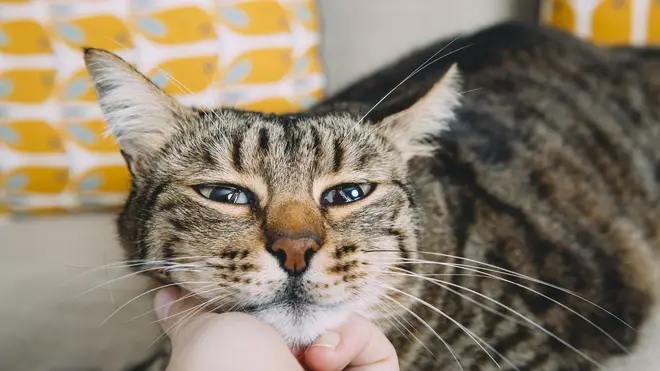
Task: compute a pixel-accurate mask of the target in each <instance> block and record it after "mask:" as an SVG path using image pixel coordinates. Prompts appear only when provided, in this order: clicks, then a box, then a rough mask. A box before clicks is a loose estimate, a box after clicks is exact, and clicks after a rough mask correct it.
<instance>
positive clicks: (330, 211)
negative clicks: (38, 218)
mask: <svg viewBox="0 0 660 371" xmlns="http://www.w3.org/2000/svg"><path fill="white" fill-rule="evenodd" d="M448 44H449V45H448ZM443 47H444V48H445V49H444V51H443V53H441V54H439V55H443V54H447V53H449V52H452V51H456V52H454V53H451V55H449V56H447V57H445V58H442V59H441V60H439V61H437V62H435V63H433V64H431V65H430V66H428V67H427V68H425V69H423V70H421V71H420V72H419V73H417V74H416V75H415V76H414V77H413V78H411V79H410V80H409V81H407V82H406V83H405V84H403V85H402V86H401V87H399V88H398V89H396V90H395V91H394V93H393V94H392V95H391V96H389V97H388V98H387V99H385V100H384V101H383V102H382V103H380V104H378V105H376V104H377V102H378V101H379V100H380V99H381V98H382V97H383V96H384V95H385V94H386V93H387V92H388V91H390V90H391V89H392V88H394V86H396V85H397V84H398V83H400V82H401V81H402V80H403V79H404V78H406V76H407V75H408V74H410V73H411V72H412V71H413V70H415V69H416V68H418V67H419V66H420V65H422V64H423V62H424V61H425V60H427V59H429V57H432V55H433V54H434V53H436V52H437V51H438V50H440V49H442V48H443ZM462 47H465V48H464V49H461V48H462ZM97 57H98V55H97ZM90 62H91V64H92V66H91V68H90V69H91V71H92V76H93V77H94V78H95V82H96V86H97V90H98V91H99V93H100V96H101V102H102V104H103V102H104V100H103V96H104V95H107V94H108V92H107V91H106V90H107V89H110V90H112V89H118V88H120V87H118V85H120V84H115V85H112V86H109V87H108V86H104V84H103V83H104V81H105V79H107V78H110V77H114V78H115V81H121V79H122V76H123V75H122V74H123V73H124V72H125V71H124V72H121V71H111V72H112V73H110V75H108V76H106V74H107V73H109V72H107V71H106V72H100V70H96V71H95V70H94V66H93V63H102V61H101V62H99V60H97V59H95V57H94V55H93V53H92V54H91V57H90V53H88V63H90ZM454 64H457V66H458V70H459V71H460V74H461V76H462V85H461V88H460V89H461V90H463V91H466V93H465V94H463V95H462V97H461V104H460V105H459V106H458V107H457V108H456V109H455V110H452V111H451V112H453V113H454V114H455V116H452V115H451V114H449V111H447V110H444V109H443V107H444V106H447V107H451V106H453V104H454V102H453V101H452V100H451V99H448V98H447V97H446V96H444V95H443V94H445V93H447V92H449V90H446V91H442V92H441V93H438V91H437V89H440V90H442V89H445V88H446V87H447V86H448V85H447V82H445V83H442V82H441V83H440V84H439V85H438V81H441V80H442V79H443V76H445V74H446V73H447V70H448V69H449V68H450V66H452V65H454ZM126 71H128V70H126ZM658 71H660V52H657V51H655V50H653V49H646V50H637V49H632V48H620V49H605V48H598V47H595V46H592V45H589V44H587V43H584V42H581V41H578V40H576V39H574V38H572V37H571V36H568V35H565V34H563V33H561V32H557V31H553V30H548V29H543V28H538V27H536V26H527V25H519V24H504V25H499V26H495V27H491V28H488V29H485V30H483V31H480V32H478V33H476V34H473V35H470V36H466V37H463V38H461V39H459V40H458V41H455V42H453V43H450V42H449V41H442V42H440V43H438V44H436V45H432V46H429V47H428V48H425V49H423V50H420V51H418V52H416V53H413V55H411V56H409V57H407V58H405V59H402V60H401V61H399V62H398V63H396V64H394V65H392V66H391V67H389V68H386V69H384V70H382V71H379V72H377V73H375V74H374V75H372V76H369V77H367V78H365V79H364V80H362V81H359V82H357V83H356V84H354V85H353V86H351V87H349V88H347V89H346V90H344V91H343V92H340V93H339V94H337V95H335V96H334V97H331V98H330V99H328V100H327V101H326V102H324V103H322V104H320V105H319V106H318V107H314V108H313V109H312V110H311V111H310V112H308V113H306V114H297V115H284V116H275V115H266V114H261V113H254V112H243V111H236V110H230V109H219V110H202V109H181V108H180V107H176V109H172V110H170V111H168V112H170V113H168V117H169V118H167V117H166V119H168V120H171V121H172V122H174V123H175V124H172V125H169V126H167V128H168V129H167V130H163V129H159V130H158V131H156V133H157V134H158V133H160V135H164V136H165V137H163V138H161V139H162V140H163V144H162V146H160V148H159V149H158V150H157V151H154V150H151V152H149V151H147V152H140V151H135V150H134V148H135V147H134V145H135V143H136V142H135V141H134V140H133V139H131V141H129V142H127V143H125V144H124V145H123V146H122V148H123V149H124V150H125V151H127V152H131V153H127V159H128V160H129V164H130V163H131V161H133V162H132V164H133V165H131V168H132V169H133V173H134V187H133V192H132V194H131V197H130V198H129V200H128V202H127V204H126V208H125V210H124V212H123V213H122V215H121V217H120V218H119V231H120V237H121V240H122V244H123V245H124V247H125V248H126V249H127V251H128V253H129V256H130V257H131V258H132V259H151V260H156V261H159V262H163V261H165V262H169V263H172V262H175V261H177V260H176V259H183V258H186V257H189V259H187V260H185V261H186V262H197V263H200V264H198V265H197V266H196V269H197V270H198V271H197V272H196V273H195V272H193V271H191V270H186V269H182V270H169V269H160V270H153V271H150V273H151V274H152V275H154V276H157V277H158V278H160V279H161V280H164V281H166V282H180V283H183V285H184V286H186V287H187V288H189V289H190V290H193V291H195V290H199V291H200V292H202V291H203V290H201V289H200V288H199V287H195V286H194V285H186V284H185V282H187V281H193V280H196V281H199V280H208V281H210V282H214V284H215V286H214V287H217V288H218V290H219V291H216V292H211V293H206V294H204V293H201V294H200V296H201V297H202V298H203V299H206V300H212V299H213V298H218V297H221V296H222V295H223V294H224V293H225V292H226V291H222V288H224V287H228V286H231V288H232V289H233V290H234V291H236V293H235V294H233V295H232V296H231V297H229V299H227V300H226V301H225V302H224V304H227V305H229V306H232V305H234V306H235V307H234V308H235V309H238V310H244V311H247V312H250V313H254V314H256V315H259V316H261V318H263V319H265V320H266V321H269V322H270V323H272V324H274V325H275V326H276V327H277V328H278V329H279V330H280V331H282V333H283V335H284V336H285V337H286V338H287V339H288V340H289V341H290V342H291V343H292V344H301V345H304V344H306V343H308V342H309V341H311V340H312V339H313V338H314V336H316V335H318V333H319V332H320V331H322V330H323V329H325V328H327V327H328V326H331V325H332V324H334V323H336V322H338V321H340V320H341V319H342V318H343V315H345V312H347V311H353V310H355V311H358V312H360V313H363V314H365V315H369V316H371V317H372V318H374V320H376V321H377V322H378V323H379V324H380V325H382V326H383V328H384V329H385V330H386V331H387V332H388V334H389V336H390V338H391V339H392V341H393V343H394V344H395V346H396V348H397V351H398V354H399V357H400V360H401V367H402V369H404V370H458V369H459V368H458V365H457V362H456V360H455V359H454V356H452V354H451V352H450V351H449V350H448V348H451V350H452V351H453V352H454V353H455V357H456V358H457V359H458V361H459V362H460V364H461V365H462V367H463V369H465V370H498V369H500V368H498V366H497V365H496V364H495V362H493V360H491V359H490V357H491V356H492V357H493V358H494V359H495V361H497V362H498V363H499V365H500V366H501V369H504V370H516V369H519V370H534V371H537V370H539V371H560V370H561V371H565V370H597V369H599V367H603V368H606V369H608V368H607V367H612V368H610V369H613V370H626V369H632V368H630V367H629V366H625V361H622V362H624V363H622V364H623V365H624V366H620V364H621V363H617V362H619V361H621V360H622V359H625V358H626V355H627V353H631V354H633V356H634V355H635V354H637V353H639V352H638V350H639V349H642V348H643V347H644V341H645V339H646V337H647V336H648V331H647V330H646V329H648V328H650V327H649V326H650V325H649V324H650V323H651V322H652V320H651V319H652V318H654V313H660V312H658V309H657V308H658V307H657V304H656V302H657V299H658V295H659V292H660V289H659V287H660V286H659V285H658V283H659V281H658V254H659V253H660V233H659V231H660V185H659V184H660V151H659V150H657V147H658V145H660V78H658V76H660V74H659V73H658ZM131 73H134V71H131ZM433 86H436V87H437V89H433V88H432V87H433ZM150 91H151V90H145V95H144V96H143V97H140V99H145V100H152V101H158V100H160V101H161V102H165V100H163V99H162V98H161V97H158V96H153V95H150V94H152V93H150ZM135 94H137V93H134V95H135ZM106 103H107V101H106ZM167 104H170V103H167ZM374 106H375V109H373V110H371V108H372V107H374ZM114 109H115V108H114V106H112V105H108V104H106V106H105V110H106V111H108V110H110V111H112V110H114ZM367 112H368V115H366V116H365V114H366V113H367ZM402 113H403V114H402ZM361 118H364V120H361ZM109 121H110V125H111V126H112V125H113V122H112V117H111V120H109ZM420 123H423V125H422V124H420ZM443 123H448V124H451V125H450V130H443V129H445V126H444V124H443ZM115 125H119V124H115ZM403 129H405V130H403ZM133 130H136V132H134V133H133V134H135V135H136V136H135V138H138V139H135V140H139V129H135V128H134V129H133ZM170 130H171V131H170ZM147 133H148V134H150V135H152V134H153V133H154V130H150V131H147ZM428 134H430V135H431V136H428ZM119 142H120V144H122V137H121V132H120V135H119ZM136 161H137V163H139V164H142V165H141V166H139V167H137V166H135V163H136ZM219 180H221V181H222V182H226V183H232V184H236V185H239V186H242V187H245V188H248V189H251V190H252V192H253V193H254V194H255V195H256V197H257V199H258V200H259V201H258V202H256V203H255V204H253V205H252V206H251V207H239V206H235V205H225V204H217V203H213V202H210V201H209V200H206V199H202V198H200V197H197V195H196V194H195V193H194V191H192V190H191V189H190V186H193V185H196V184H200V183H205V182H217V181H219ZM345 182H370V183H374V184H376V185H377V186H376V188H375V190H374V192H373V193H372V194H371V195H369V196H367V197H366V198H364V199H363V200H361V201H359V202H356V203H353V204H349V205H346V206H343V207H336V208H334V207H330V208H327V207H323V206H322V205H320V204H319V201H318V200H319V195H320V193H321V192H322V191H323V190H325V189H327V188H329V187H331V186H333V185H336V184H340V183H345ZM292 205H293V206H292ZM271 207H272V208H271ZM275 208H278V209H275ZM273 210H277V211H275V212H274V213H273V212H272V211H273ZM273 214H274V215H273ZM276 230H286V231H287V233H291V231H294V233H295V232H296V231H298V232H299V231H305V233H307V231H309V230H313V232H314V234H315V235H319V236H322V240H323V244H322V247H321V249H320V250H319V251H318V252H317V253H316V254H315V255H314V256H313V258H312V259H311V260H310V267H309V268H308V271H307V273H305V275H304V276H303V277H306V278H305V279H303V280H302V281H296V282H297V283H296V284H291V283H290V281H288V280H289V279H287V278H284V277H285V276H284V274H283V273H282V271H281V270H279V271H278V268H279V267H278V266H277V263H276V260H275V259H274V258H273V257H272V255H270V254H269V253H268V252H267V251H266V245H267V244H268V240H269V238H270V237H269V236H270V235H271V234H272V233H271V232H272V231H276ZM433 254H436V255H433ZM437 254H446V255H437ZM198 256H204V258H191V257H198ZM452 256H454V257H452ZM384 259H390V261H391V262H392V263H396V264H389V265H386V264H384V263H383V260H384ZM410 259H420V260H421V259H423V260H426V261H427V262H425V263H420V262H419V261H416V260H410ZM464 259H470V260H464ZM477 261H478V262H482V263H486V264H490V265H489V266H484V265H479V263H476V262H477ZM160 264H163V263H160ZM495 266H496V267H500V268H504V269H508V270H510V271H512V272H517V273H519V274H523V275H525V276H528V277H531V278H533V279H527V278H523V277H522V276H519V275H516V274H514V273H509V272H504V271H501V270H497V269H496V268H494V267H495ZM406 272H412V274H415V275H426V276H423V277H426V279H424V278H422V277H420V276H417V277H414V278H413V277H409V276H405V275H402V274H407V273H406ZM395 273H399V274H398V275H396V274H395ZM433 279H435V280H436V281H435V283H434V282H431V281H430V280H433ZM541 281H543V282H544V283H541ZM383 284H384V285H388V286H390V287H391V288H392V289H391V290H390V289H384V288H383V286H382V285H383ZM531 290H534V291H531ZM459 294H461V295H462V296H461V295H459ZM384 295H387V298H386V297H385V296H384ZM577 295H579V296H580V297H578V296H577ZM415 298H420V299H423V300H424V302H420V301H418V300H417V299H415ZM587 300H588V301H587ZM348 302H352V303H354V306H353V307H351V306H349V305H348V304H347V303H348ZM496 302H497V303H496ZM397 303H400V305H399V304H397ZM308 306H311V307H314V306H317V308H316V309H310V307H308ZM404 307H405V308H406V309H403V308H404ZM223 308H224V309H226V308H227V306H220V308H218V309H219V310H222V309H223ZM323 308H332V310H324V309H323ZM433 308H436V309H433ZM505 308H509V309H512V310H515V311H516V312H517V313H518V314H516V313H514V312H512V311H511V310H509V309H505ZM437 310H440V311H442V313H444V315H443V314H440V313H439V312H438V311H437ZM409 311H410V312H409ZM606 311H607V312H606ZM411 312H412V313H414V314H411ZM608 312H609V313H608ZM578 314H579V315H578ZM305 315H313V316H316V317H315V319H316V320H317V321H316V322H314V323H311V322H305V320H303V319H302V318H304V316H305ZM615 316H616V317H618V318H619V320H617V319H615ZM523 317H524V318H526V319H523ZM281 320H288V321H289V322H286V323H284V322H277V321H281ZM420 320H424V321H425V322H426V324H427V325H428V326H429V327H431V328H433V329H434V331H435V332H436V333H437V335H438V336H436V334H434V333H433V332H432V331H430V330H429V329H428V328H427V327H426V326H425V325H424V324H422V323H421V322H420ZM622 321H623V322H626V323H627V324H628V325H629V326H631V327H634V328H635V329H636V330H633V329H631V328H630V327H629V326H628V325H626V324H624V323H622ZM532 323H534V324H536V325H534V324H532ZM319 324H320V325H319ZM458 324H460V326H459V325H458ZM461 326H464V328H463V327H461ZM537 326H538V327H537ZM541 327H542V328H543V329H545V331H543V330H542V329H541ZM404 328H407V329H409V330H411V331H412V334H411V333H408V332H407V331H406V330H405V329H404ZM399 330H401V331H399ZM606 334H607V335H606ZM412 335H414V337H413V336H412ZM477 337H478V338H480V339H483V343H480V342H479V341H475V338H477ZM441 338H442V340H441ZM613 339H614V340H615V341H614V340H613ZM443 341H444V342H446V344H444V343H443ZM617 342H618V344H617ZM486 344H487V345H486ZM568 345H570V347H573V348H574V349H571V348H570V347H569V346H568ZM482 348H486V350H487V351H484V349H482ZM489 354H490V356H489ZM650 361H651V362H652V361H653V360H650ZM617 364H619V366H616V365H617ZM658 367H660V366H658ZM636 369H643V370H653V369H654V368H653V366H650V367H649V368H636Z"/></svg>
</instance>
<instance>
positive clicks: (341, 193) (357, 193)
mask: <svg viewBox="0 0 660 371" xmlns="http://www.w3.org/2000/svg"><path fill="white" fill-rule="evenodd" d="M375 188H376V185H375V184H370V183H361V184H340V185H337V186H334V187H332V188H330V189H328V190H326V191H325V192H323V194H322V195H321V205H327V206H335V205H345V204H350V203H352V202H355V201H359V200H361V199H363V198H365V197H367V196H369V195H370V194H371V192H373V190H374V189H375Z"/></svg>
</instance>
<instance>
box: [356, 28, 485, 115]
mask: <svg viewBox="0 0 660 371" xmlns="http://www.w3.org/2000/svg"><path fill="white" fill-rule="evenodd" d="M458 39H459V37H456V38H455V39H453V40H452V41H451V42H449V43H448V44H447V45H445V46H443V47H442V48H441V49H440V50H438V51H437V52H435V54H433V55H432V56H431V57H430V58H429V59H427V60H426V61H425V62H424V63H422V64H421V65H420V66H419V67H417V68H416V69H415V70H414V71H413V72H411V73H410V74H409V75H408V76H406V77H405V78H404V79H403V80H401V82H400V83H399V84H397V85H396V86H395V87H394V88H392V90H390V91H389V92H387V94H385V95H384V96H383V97H382V98H381V99H380V100H379V101H378V102H376V104H374V105H373V107H371V109H369V110H368V111H367V113H365V114H364V115H363V116H362V117H361V118H360V120H358V122H357V123H356V126H357V125H359V124H361V123H362V121H364V119H365V118H366V117H367V116H369V114H370V113H371V112H372V111H373V110H375V109H376V107H378V106H379V105H380V104H381V103H383V101H384V100H385V99H387V97H389V96H390V95H391V94H392V93H394V91H395V90H396V89H398V88H399V87H400V86H401V85H403V84H405V83H406V81H408V80H410V79H411V78H413V77H414V76H415V75H417V74H418V73H419V72H421V71H422V70H424V69H425V68H427V67H429V66H430V65H432V64H434V63H436V62H438V61H439V60H441V59H442V58H445V57H448V56H450V55H452V54H454V53H457V52H459V51H461V50H463V49H466V48H468V47H470V46H472V45H473V44H468V45H464V46H462V47H460V48H458V49H455V50H452V51H450V52H449V53H447V54H443V55H441V56H439V57H437V58H435V57H436V56H437V55H438V54H440V53H441V52H442V51H443V50H445V49H446V48H448V47H449V46H450V45H451V44H453V43H454V42H455V41H456V40H458ZM433 58H435V59H433Z"/></svg>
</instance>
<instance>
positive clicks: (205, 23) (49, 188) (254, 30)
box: [0, 0, 660, 371]
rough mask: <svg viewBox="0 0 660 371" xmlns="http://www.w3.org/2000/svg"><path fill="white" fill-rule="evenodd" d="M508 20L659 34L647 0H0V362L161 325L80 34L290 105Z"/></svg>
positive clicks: (151, 69)
mask: <svg viewBox="0 0 660 371" xmlns="http://www.w3.org/2000/svg"><path fill="white" fill-rule="evenodd" d="M511 19H518V20H525V21H530V22H542V23H546V24H549V25H550V26H552V27H558V28H562V29H564V30H566V31H569V32H573V33H575V34H576V35H577V36H578V37H582V38H585V39H588V40H591V41H593V42H596V43H601V44H635V45H641V44H646V43H660V1H657V0H488V1H484V0H461V1H452V0H378V1H374V0H249V1H245V0H68V1H61V0H0V254H1V255H0V370H9V371H20V370H49V371H51V370H62V371H63V370H71V371H73V370H123V369H126V367H129V366H130V365H132V364H136V363H139V362H141V361H142V360H144V359H145V358H146V357H147V356H148V355H149V354H150V352H153V351H154V347H151V344H152V343H153V342H154V340H156V339H157V338H158V336H159V331H158V328H157V326H156V325H155V324H154V323H153V320H154V317H153V315H152V313H149V310H150V309H151V301H150V300H151V296H150V295H144V296H141V297H139V295H140V294H141V293H143V292H144V291H145V290H146V289H148V287H149V286H148V285H149V283H148V282H147V281H146V280H145V279H143V278H141V277H138V276H135V275H131V273H130V270H128V269H126V268H125V267H122V266H121V265H120V264H119V263H120V262H121V259H122V253H121V250H120V248H119V246H118V244H117V242H116V237H115V229H114V228H115V227H114V218H115V215H116V212H117V210H119V208H120V207H121V204H122V202H123V199H124V198H125V196H126V194H127V191H128V188H129V177H128V172H127V170H126V168H125V166H124V163H123V160H122V158H121V156H120V155H119V152H118V148H117V146H116V144H115V142H114V141H113V139H112V138H107V137H105V136H104V135H103V131H104V122H103V119H102V116H101V112H100V110H99V108H98V106H97V104H96V102H95V95H94V92H93V90H92V88H91V85H90V82H89V79H88V76H87V74H86V73H85V71H84V68H83V62H82V58H81V53H80V48H81V46H94V47H99V48H104V49H107V50H111V51H113V52H115V53H117V54H119V55H121V56H122V57H124V58H126V59H127V60H128V61H129V62H131V63H134V64H135V65H136V66H137V67H138V69H139V70H140V71H142V72H143V73H145V74H146V75H147V76H148V77H149V78H151V79H152V80H153V81H154V82H155V83H156V84H157V85H159V86H161V87H162V88H163V89H164V90H165V91H167V92H168V93H171V94H173V95H174V96H176V97H177V99H179V100H181V101H182V102H183V103H184V104H200V105H224V106H236V107H240V108H246V109H254V110H264V111H269V112H287V111H297V110H303V109H305V108H306V107H309V106H310V105H312V104H314V103H315V102H318V101H319V100H320V99H322V98H323V97H324V96H326V95H328V94H332V93H333V92H336V91H337V90H338V89H341V88H343V87H345V86H346V85H347V84H349V83H351V82H352V81H354V80H355V79H357V78H359V77H362V76H364V75H365V74H367V73H369V72H371V71H373V70H375V69H377V68H379V67H382V66H384V65H386V64H388V63H390V62H392V61H393V60H395V59H396V58H397V57H399V56H401V55H403V54H405V53H407V52H409V51H411V50H413V49H415V48H418V47H421V46H423V45H425V44H427V43H429V42H431V41H433V40H437V39H439V38H443V37H453V36H455V35H457V34H459V33H461V32H468V31H472V30H475V29H478V28H481V27H484V26H487V25H490V24H493V23H497V22H501V21H504V20H511ZM136 297H137V299H135V300H133V301H131V302H130V304H128V305H125V306H124V304H125V303H127V302H128V301H130V300H131V299H133V298H136ZM118 309H119V310H118ZM115 312H116V313H115Z"/></svg>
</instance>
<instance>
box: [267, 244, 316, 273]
mask: <svg viewBox="0 0 660 371" xmlns="http://www.w3.org/2000/svg"><path fill="white" fill-rule="evenodd" d="M320 241H321V240H320V239H319V238H318V237H315V236H306V237H279V238H277V239H276V240H274V241H273V242H272V243H271V244H270V246H269V248H268V251H269V252H270V253H271V254H273V255H274V256H275V257H276V258H277V260H278V261H279V262H280V266H281V267H282V269H284V271H286V272H287V273H288V274H289V275H291V276H300V275H301V274H302V273H303V272H305V270H306V269H307V266H308V265H309V262H310V260H312V256H314V254H315V253H316V252H317V251H319V250H320V249H321V243H320Z"/></svg>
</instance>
